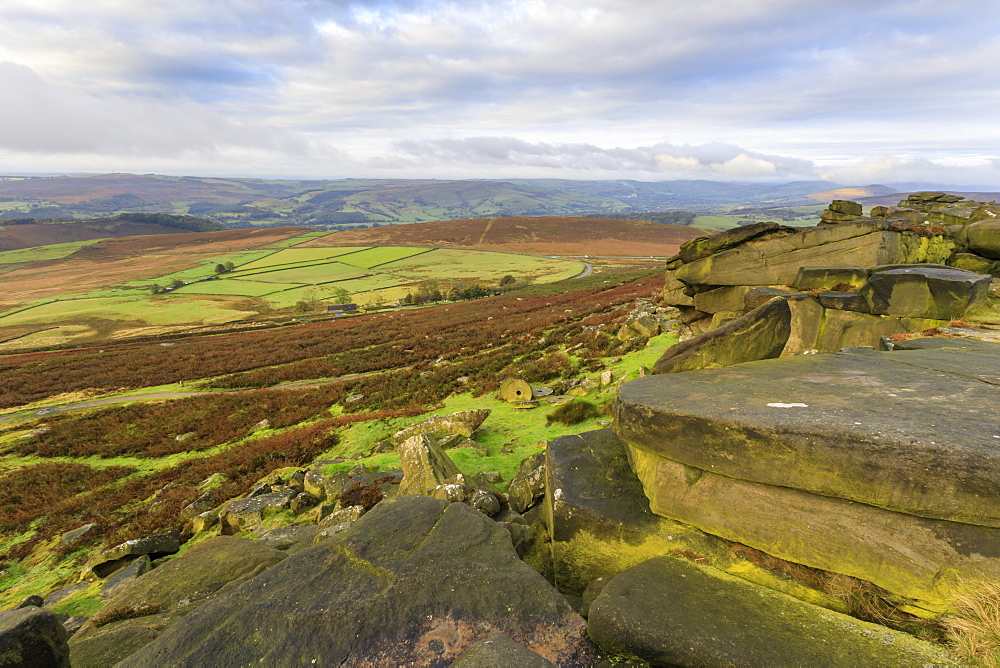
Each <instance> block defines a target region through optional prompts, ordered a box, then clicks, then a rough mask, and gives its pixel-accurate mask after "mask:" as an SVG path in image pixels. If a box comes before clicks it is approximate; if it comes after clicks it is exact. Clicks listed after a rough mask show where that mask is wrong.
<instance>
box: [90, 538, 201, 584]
mask: <svg viewBox="0 0 1000 668" xmlns="http://www.w3.org/2000/svg"><path fill="white" fill-rule="evenodd" d="M180 547H181V543H180V532H178V531H166V532H164V533H158V534H154V535H150V536H143V537H142V538H136V539H134V540H129V541H125V542H124V543H121V544H119V545H115V546H114V547H110V548H107V549H105V550H100V551H99V552H97V553H96V554H95V555H94V556H93V557H91V558H90V561H89V562H88V563H87V566H86V568H85V569H84V574H85V576H90V577H98V578H103V577H107V576H108V575H110V574H112V573H114V572H115V571H117V570H118V569H119V568H122V567H124V566H126V565H128V564H129V563H131V562H132V561H133V560H135V559H137V558H139V557H140V556H142V555H149V557H150V558H151V559H155V558H157V557H162V556H165V555H168V554H173V553H175V552H177V550H179V549H180Z"/></svg>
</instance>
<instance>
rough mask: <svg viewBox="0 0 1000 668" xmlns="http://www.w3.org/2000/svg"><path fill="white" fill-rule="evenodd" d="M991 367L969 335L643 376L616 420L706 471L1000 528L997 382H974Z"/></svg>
mask: <svg viewBox="0 0 1000 668" xmlns="http://www.w3.org/2000/svg"><path fill="white" fill-rule="evenodd" d="M844 313H847V312H844ZM852 315H861V314H852ZM998 366H1000V344H991V343H986V342H978V343H977V348H976V349H975V350H951V351H949V350H933V351H930V350H922V351H920V350H914V351H897V352H887V353H878V352H874V351H870V352H867V353H866V352H855V353H851V354H834V355H803V356H797V357H791V358H785V359H780V360H762V361H759V362H750V363H746V364H740V365H737V366H732V367H726V368H718V369H703V370H699V371H693V372H688V373H682V374H667V375H656V376H649V377H646V378H639V379H637V380H634V381H631V382H629V383H626V384H624V385H623V386H622V387H621V388H620V389H619V392H618V400H617V403H616V405H615V415H616V420H615V422H614V425H613V427H614V429H615V431H616V432H617V433H618V435H619V436H620V437H621V438H622V439H623V440H624V441H626V442H627V443H629V444H630V445H632V446H634V447H637V448H640V449H643V450H646V451H649V452H651V453H655V454H659V455H662V456H664V457H667V458H669V459H672V460H675V461H678V462H681V463H684V464H687V465H689V466H693V467H696V468H699V469H702V470H706V471H714V472H717V473H720V474H723V475H727V476H731V477H734V478H740V479H743V480H749V481H754V482H762V483H766V484H770V485H778V486H787V487H792V488H796V489H802V490H806V491H811V492H814V493H817V494H822V495H827V496H836V497H839V498H844V499H849V500H854V501H859V502H862V503H867V504H870V505H874V506H879V507H883V508H888V509H892V510H897V511H899V512H905V513H910V514H913V515H918V516H923V517H928V518H936V519H948V520H952V521H956V522H967V523H970V524H980V525H983V526H997V527H1000V449H998V448H997V440H996V439H995V438H994V435H997V434H1000V417H998V414H997V411H996V406H997V405H1000V387H998V386H997V385H993V384H989V383H984V382H983V381H982V379H981V376H982V374H983V369H991V368H997V367H998ZM944 369H947V372H946V373H942V370H944ZM956 397H960V398H961V399H960V400H959V399H956Z"/></svg>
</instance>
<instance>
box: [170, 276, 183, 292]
mask: <svg viewBox="0 0 1000 668" xmlns="http://www.w3.org/2000/svg"><path fill="white" fill-rule="evenodd" d="M182 285H184V281H182V280H181V279H179V278H172V279H170V289H171V290H176V289H177V288H179V287H181V286H182Z"/></svg>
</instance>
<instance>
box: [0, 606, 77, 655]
mask: <svg viewBox="0 0 1000 668" xmlns="http://www.w3.org/2000/svg"><path fill="white" fill-rule="evenodd" d="M66 638H67V634H66V629H64V628H63V626H62V623H61V622H60V620H59V618H58V617H56V615H55V614H53V613H51V612H49V611H48V610H42V609H41V608H37V607H34V606H29V607H25V608H18V609H16V610H6V611H3V612H0V666H52V667H53V668H69V665H70V662H69V647H68V646H67V645H66Z"/></svg>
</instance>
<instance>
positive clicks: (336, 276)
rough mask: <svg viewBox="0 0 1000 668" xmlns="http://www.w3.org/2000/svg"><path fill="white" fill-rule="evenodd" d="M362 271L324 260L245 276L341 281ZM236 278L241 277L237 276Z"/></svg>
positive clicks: (286, 280) (275, 280)
mask: <svg viewBox="0 0 1000 668" xmlns="http://www.w3.org/2000/svg"><path fill="white" fill-rule="evenodd" d="M364 273H365V272H364V271H363V270H361V269H358V268H357V267H352V266H349V265H346V264H343V263H341V262H324V263H322V264H309V265H304V266H299V267H293V268H289V269H279V270H277V271H268V272H265V273H256V274H251V275H250V276H248V277H247V278H252V280H255V281H264V282H269V283H270V282H273V283H310V284H316V283H328V282H330V281H341V280H345V279H348V278H358V277H359V276H363V275H364ZM237 278H242V276H239V277H237Z"/></svg>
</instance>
